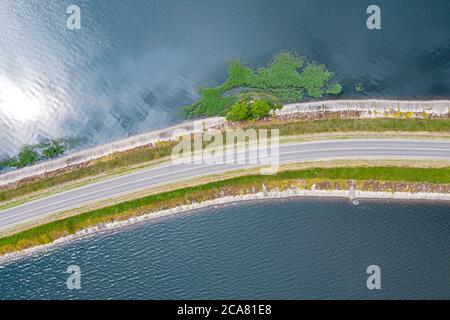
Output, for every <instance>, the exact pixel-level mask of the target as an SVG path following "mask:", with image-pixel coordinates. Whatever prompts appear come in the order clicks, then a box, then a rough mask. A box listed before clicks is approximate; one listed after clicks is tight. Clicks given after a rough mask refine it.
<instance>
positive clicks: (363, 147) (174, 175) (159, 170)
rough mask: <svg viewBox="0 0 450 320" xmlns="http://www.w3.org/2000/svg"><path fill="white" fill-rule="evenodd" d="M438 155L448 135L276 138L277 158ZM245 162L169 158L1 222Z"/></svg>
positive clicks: (3, 215) (0, 216)
mask: <svg viewBox="0 0 450 320" xmlns="http://www.w3.org/2000/svg"><path fill="white" fill-rule="evenodd" d="M369 158H383V159H391V158H394V159H421V160H423V159H441V160H442V159H443V160H450V141H440V140H417V141H416V140H333V141H331V140H329V141H319V142H307V143H291V144H281V145H280V149H279V159H280V164H285V163H289V162H300V161H308V160H325V159H369ZM254 166H255V165H254V164H253V165H249V164H196V165H193V164H177V165H174V164H171V165H162V166H159V167H152V168H150V169H145V170H141V171H138V172H134V173H131V174H127V175H124V176H120V177H115V178H112V179H109V180H105V181H101V182H97V183H94V184H90V185H87V186H84V187H80V188H77V189H72V190H69V191H65V192H62V193H58V194H55V195H52V196H49V197H46V198H42V199H38V200H35V201H33V202H28V203H25V204H23V205H20V206H16V207H12V208H9V209H7V210H4V211H0V228H1V229H3V228H9V227H12V226H14V225H15V224H20V223H23V222H25V221H28V220H31V219H38V218H42V217H45V216H46V215H49V214H53V213H57V212H60V211H65V210H68V209H73V208H77V207H80V206H81V205H84V204H86V203H89V202H96V201H99V200H104V199H108V198H113V197H116V196H119V195H124V194H127V193H131V192H135V191H138V190H142V189H146V188H149V187H155V186H158V185H164V184H168V183H173V182H178V181H183V180H190V179H193V178H196V177H200V176H205V175H210V174H215V173H221V172H225V171H229V170H235V169H240V168H247V167H254Z"/></svg>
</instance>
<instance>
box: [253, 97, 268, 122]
mask: <svg viewBox="0 0 450 320" xmlns="http://www.w3.org/2000/svg"><path fill="white" fill-rule="evenodd" d="M271 109H272V106H271V105H270V104H269V103H268V102H267V101H264V100H257V101H255V102H253V103H252V105H251V108H250V113H251V118H252V119H261V118H264V117H266V116H267V115H268V114H269V112H270V110H271Z"/></svg>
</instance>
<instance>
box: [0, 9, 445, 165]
mask: <svg viewBox="0 0 450 320" xmlns="http://www.w3.org/2000/svg"><path fill="white" fill-rule="evenodd" d="M73 2H74V1H72V0H58V1H56V0H55V1H52V0H2V1H1V2H0V21H1V32H0V157H1V156H4V155H7V154H12V153H14V152H16V151H17V149H18V148H19V147H20V146H21V145H22V144H24V143H33V142H36V141H37V140H38V139H39V137H48V136H50V137H55V136H64V135H71V134H73V135H80V136H82V137H85V138H86V139H87V143H88V144H90V145H92V144H96V143H101V142H105V141H107V140H111V139H115V138H120V137H125V136H128V135H130V134H133V133H138V132H143V131H147V130H150V129H154V128H158V127H162V126H165V125H167V124H169V123H173V122H176V121H179V120H180V119H179V117H178V115H177V114H176V110H177V108H178V107H180V106H182V105H186V104H189V103H190V102H192V101H193V100H194V99H196V97H197V95H196V88H197V87H198V86H201V85H214V84H217V83H218V82H219V81H222V80H223V79H224V77H225V61H227V60H229V59H230V58H234V57H238V58H241V59H243V60H244V61H247V62H248V63H249V64H250V65H251V66H253V67H256V66H258V65H261V64H262V63H265V62H267V60H268V59H269V58H270V57H271V56H272V55H273V54H274V53H276V52H277V51H280V50H282V49H289V50H293V51H297V52H298V53H299V54H301V55H305V56H307V57H310V58H312V59H314V60H317V61H319V62H322V63H325V64H326V65H327V66H328V67H329V68H330V69H331V70H334V71H335V72H336V74H337V77H338V79H339V80H340V81H342V83H343V84H344V94H343V97H349V96H353V95H354V94H355V93H354V86H355V83H356V82H362V83H363V85H364V87H365V89H366V92H365V95H367V96H371V97H401V98H442V97H448V96H449V93H450V59H448V57H449V55H450V35H449V32H448V30H450V20H449V19H448V13H449V12H450V2H449V1H447V0H434V1H422V0H404V1H388V0H380V1H377V4H378V5H379V6H380V7H381V10H382V30H381V31H369V30H367V28H366V27H365V20H366V18H367V15H366V13H365V10H366V8H367V6H368V5H369V4H371V3H372V2H371V1H361V0H352V1H351V0H345V1H343V0H341V1H324V0H322V1H318V0H308V1H306V0H304V1H299V0H283V1H272V0H246V1H241V0H228V1H207V0H172V1H149V0H126V1H124V0H108V1H100V0H95V1H93V0H77V1H76V3H77V4H78V5H79V6H80V7H81V17H82V22H81V23H82V30H78V31H70V30H68V29H66V27H65V25H66V18H67V14H66V13H65V11H66V8H67V6H68V5H69V4H72V3H73Z"/></svg>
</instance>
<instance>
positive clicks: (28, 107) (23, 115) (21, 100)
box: [0, 77, 44, 122]
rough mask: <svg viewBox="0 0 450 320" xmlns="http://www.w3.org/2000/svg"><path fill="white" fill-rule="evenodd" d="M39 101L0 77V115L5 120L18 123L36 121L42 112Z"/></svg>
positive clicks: (41, 105)
mask: <svg viewBox="0 0 450 320" xmlns="http://www.w3.org/2000/svg"><path fill="white" fill-rule="evenodd" d="M41 100H42V99H40V98H39V97H36V96H33V95H31V94H30V93H28V92H26V91H25V90H23V89H22V88H21V87H19V86H18V85H17V84H16V83H14V82H12V81H11V80H9V79H6V78H2V77H0V113H2V114H4V115H6V117H7V118H9V119H12V120H15V121H20V122H28V121H34V120H37V119H38V118H39V117H40V116H42V115H43V112H44V105H43V103H42V101H41Z"/></svg>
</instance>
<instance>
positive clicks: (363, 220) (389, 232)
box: [0, 199, 450, 299]
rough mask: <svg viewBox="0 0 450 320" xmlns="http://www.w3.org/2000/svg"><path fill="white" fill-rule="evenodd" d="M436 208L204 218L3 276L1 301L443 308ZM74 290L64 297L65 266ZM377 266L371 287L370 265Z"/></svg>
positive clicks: (445, 234) (447, 250)
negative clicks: (415, 302)
mask: <svg viewBox="0 0 450 320" xmlns="http://www.w3.org/2000/svg"><path fill="white" fill-rule="evenodd" d="M449 213H450V209H449V207H448V205H447V206H446V205H443V204H425V203H400V202H368V201H363V202H362V204H360V205H358V206H355V205H352V204H351V203H349V202H347V201H339V200H325V201H317V200H306V199H303V200H284V201H274V202H257V203H247V204H241V205H232V206H229V207H225V208H219V209H214V210H212V209H204V210H200V211H197V212H193V213H186V214H183V215H178V216H172V217H165V218H161V219H159V220H157V221H153V222H146V223H143V224H140V225H136V226H133V227H130V228H128V229H124V230H121V231H116V232H114V233H110V234H103V235H96V236H93V237H90V238H86V239H82V240H79V241H76V242H73V243H70V244H67V245H64V246H62V247H60V248H57V249H55V250H53V251H51V252H48V253H45V254H40V255H37V256H36V257H33V258H26V259H24V260H21V261H17V262H14V263H11V264H8V265H5V266H2V267H0V298H3V299H5V298H31V299H37V298H45V299H47V298H62V299H69V298H70V299H71V298H85V299H95V298H104V299H109V298H118V299H125V298H137V299H147V298H148V299H157V298H166V299H195V298H250V299H256V298H258V299H266V298H272V299H274V298H276V299H282V298H289V299H297V298H306V299H309V298H356V299H367V298H370V299H378V298H443V299H450V264H449V261H450V247H449V244H450V233H449V230H450V215H449ZM72 264H75V265H78V266H79V267H80V268H81V290H79V291H76V290H75V291H74V290H72V291H71V290H68V289H67V288H66V279H67V277H68V274H66V273H65V271H66V269H67V267H68V266H69V265H72ZM369 265H378V266H379V267H380V268H381V290H378V291H377V290H368V289H367V287H366V279H367V276H368V275H367V274H366V268H367V267H368V266H369Z"/></svg>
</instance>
